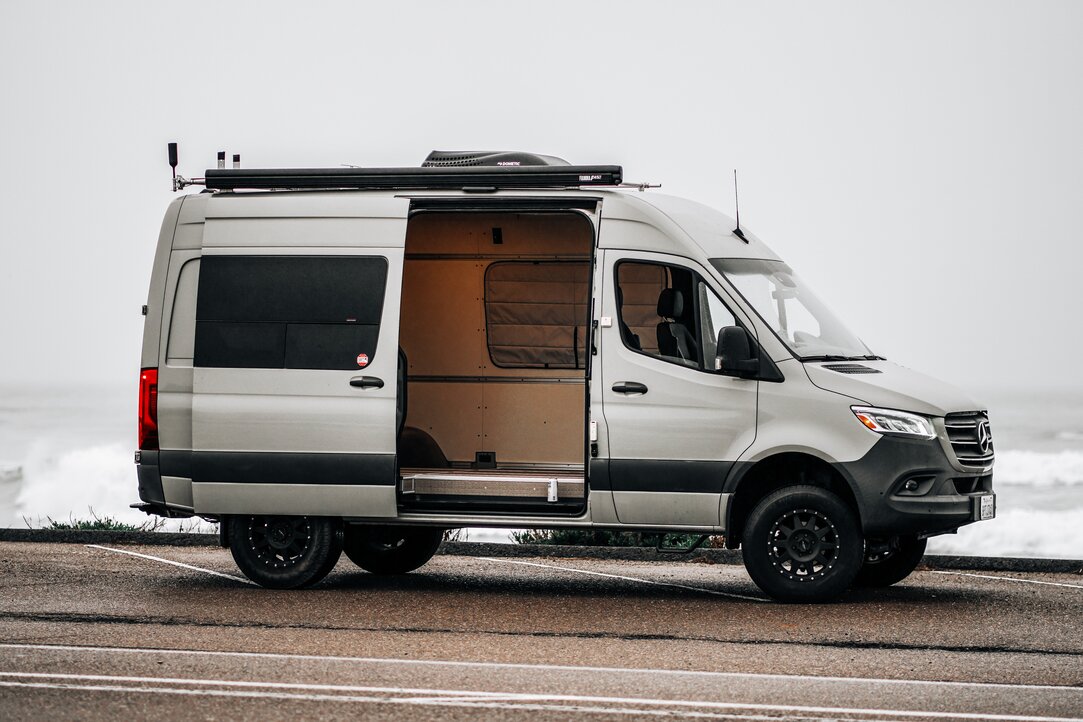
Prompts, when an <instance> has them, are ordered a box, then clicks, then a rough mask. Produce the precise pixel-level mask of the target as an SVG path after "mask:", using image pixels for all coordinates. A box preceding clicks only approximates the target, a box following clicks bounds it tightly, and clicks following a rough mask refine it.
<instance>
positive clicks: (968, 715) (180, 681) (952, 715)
mask: <svg viewBox="0 0 1083 722" xmlns="http://www.w3.org/2000/svg"><path fill="white" fill-rule="evenodd" d="M0 676H2V677H18V678H23V679H55V680H72V681H75V682H110V683H124V682H127V683H141V684H145V685H158V686H148V687H129V688H114V689H109V691H135V692H146V691H154V692H167V693H180V694H205V695H222V694H227V693H228V694H231V695H236V696H258V697H271V698H275V697H277V696H279V695H281V694H282V693H281V692H255V691H254V690H255V689H268V690H309V691H312V692H343V693H356V692H369V693H383V694H401V695H411V694H413V695H417V694H425V695H429V696H427V697H421V698H418V697H371V696H366V697H360V698H358V699H359V700H361V701H367V702H386V703H398V704H413V705H430V706H432V705H435V706H494V707H505V706H509V707H516V708H517V707H520V706H521V705H523V704H524V703H527V704H538V703H545V702H548V703H562V702H570V703H579V704H580V705H585V706H584V707H583V708H582V710H583V711H594V710H595V709H597V707H595V706H593V705H613V704H617V705H628V706H633V705H634V706H636V707H648V708H649V707H655V708H658V707H662V708H669V710H670V711H671V712H670V713H679V714H680V715H681V716H685V715H686V714H687V713H688V711H690V710H712V711H719V712H721V711H723V710H730V711H736V710H755V711H757V712H775V713H778V712H784V713H785V712H791V713H798V714H800V713H804V714H828V715H839V714H845V715H862V716H871V715H886V716H890V717H901V718H904V719H911V718H921V717H937V718H941V719H957V720H989V721H990V722H1083V718H1080V717H1053V716H1037V715H1013V714H989V713H984V712H949V711H943V710H914V709H906V710H900V709H876V708H865V707H826V706H820V705H794V704H785V705H783V704H762V703H751V702H750V703H744V702H709V701H700V700H686V699H655V698H645V697H612V696H593V695H571V694H569V695H563V694H529V693H516V692H483V691H482V692H478V691H472V690H450V689H449V690H440V689H433V690H420V689H412V688H409V687H357V686H349V685H315V684H299V683H285V682H249V681H239V680H222V679H186V678H179V677H130V676H111V675H90V674H49V673H38V672H0ZM40 684H42V683H40V682H37V683H35V682H4V681H2V680H0V686H7V687H10V686H34V685H40ZM53 684H54V685H56V687H60V686H61V684H60V683H53ZM161 685H188V686H192V685H204V688H202V689H177V688H175V687H168V686H161ZM65 686H68V687H69V688H70V687H73V686H74V685H65ZM207 687H225V688H226V690H217V689H207ZM79 688H80V689H82V690H97V689H108V687H106V686H99V685H91V684H88V685H81V686H80V687H79ZM230 688H233V689H230ZM233 690H253V691H249V692H247V695H246V693H245V692H241V693H238V692H236V691H233ZM308 696H310V697H314V698H319V699H320V700H321V701H325V700H336V699H337V700H342V699H347V697H345V696H343V695H335V694H320V695H314V694H313V695H308ZM296 698H302V699H303V698H305V697H304V696H300V695H299V696H297V697H296ZM490 698H492V699H490ZM496 698H499V699H496ZM549 708H550V709H568V707H566V706H563V705H556V706H551V707H549ZM610 709H612V711H614V712H617V713H624V714H629V713H631V714H643V713H644V712H646V711H647V710H643V709H619V708H610ZM678 711H679V712H678Z"/></svg>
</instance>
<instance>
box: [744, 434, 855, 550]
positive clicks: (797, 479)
mask: <svg viewBox="0 0 1083 722" xmlns="http://www.w3.org/2000/svg"><path fill="white" fill-rule="evenodd" d="M727 486H729V487H730V488H729V489H727V491H729V492H730V493H732V494H733V496H732V497H731V498H730V501H729V504H728V505H727V507H726V519H725V523H726V526H725V530H726V531H725V539H726V547H727V548H729V549H736V548H737V547H738V546H740V544H741V537H742V536H743V535H744V530H745V523H746V522H747V521H748V516H749V514H751V513H752V510H753V509H754V508H755V507H756V504H758V503H759V502H760V501H761V500H762V499H763V498H764V497H766V496H767V495H768V494H771V493H772V492H775V491H778V490H779V489H783V488H786V487H788V486H817V487H820V488H822V489H827V490H828V491H830V492H832V493H834V494H836V495H837V496H838V497H839V498H840V499H842V501H843V502H844V503H845V504H846V505H847V506H848V507H850V509H852V510H853V513H854V520H855V521H856V522H857V524H858V527H859V528H860V527H861V507H860V505H859V504H858V501H857V496H856V494H855V493H854V490H853V487H852V486H851V485H850V482H849V481H848V480H847V479H846V478H845V477H844V476H843V475H842V474H841V473H839V471H838V470H837V469H836V468H835V467H833V466H832V465H831V464H830V463H828V462H827V461H825V460H823V459H821V458H819V457H816V456H813V455H811V454H807V453H802V452H784V453H779V454H774V455H772V456H769V457H767V458H765V459H760V460H759V461H757V462H754V463H753V464H751V465H750V466H749V467H748V468H746V469H745V470H744V471H743V472H739V475H738V476H736V478H734V479H731V480H730V482H729V484H727Z"/></svg>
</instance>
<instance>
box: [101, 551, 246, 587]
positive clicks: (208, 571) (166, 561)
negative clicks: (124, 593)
mask: <svg viewBox="0 0 1083 722" xmlns="http://www.w3.org/2000/svg"><path fill="white" fill-rule="evenodd" d="M83 546H86V547H89V548H91V549H102V550H104V551H107V552H116V553H117V554H127V555H128V556H133V557H139V558H140V559H149V560H151V561H153V562H161V563H162V564H171V565H173V566H175V567H181V568H183V569H191V570H192V571H195V572H203V573H205V574H213V575H214V576H216V577H225V578H226V579H232V580H233V581H235V582H243V583H244V584H252V585H255V582H253V581H251V580H249V579H245V578H243V577H237V576H234V575H232V574H223V573H222V572H216V571H214V570H213V569H204V568H203V567H194V566H192V565H191V564H184V563H182V562H175V561H173V560H172V559H162V558H161V557H153V556H151V555H150V554H140V553H139V552H130V551H128V550H127V549H115V548H113V547H103V546H101V545H100V544H84V545H83Z"/></svg>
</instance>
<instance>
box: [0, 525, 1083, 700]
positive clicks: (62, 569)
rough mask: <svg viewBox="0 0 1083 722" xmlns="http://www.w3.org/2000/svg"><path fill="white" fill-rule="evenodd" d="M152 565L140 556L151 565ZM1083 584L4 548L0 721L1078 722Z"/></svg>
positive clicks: (597, 563) (458, 559)
mask: <svg viewBox="0 0 1083 722" xmlns="http://www.w3.org/2000/svg"><path fill="white" fill-rule="evenodd" d="M139 555H143V556H139ZM1081 612H1083V578H1081V577H1080V576H1077V575H1071V574H1025V573H1012V574H1008V573H994V572H989V573H986V572H980V573H974V574H969V573H966V572H957V571H952V572H946V571H919V572H917V573H916V574H914V575H913V576H912V577H911V578H910V579H908V580H906V581H905V582H903V583H902V584H900V585H897V586H896V587H893V588H891V589H887V590H879V591H859V592H852V593H851V594H850V595H849V596H848V597H846V598H845V599H844V601H842V602H840V603H837V604H830V605H815V606H813V605H808V606H806V605H780V604H775V603H771V602H768V601H766V600H765V599H764V597H763V596H762V595H761V594H760V593H759V591H758V590H757V589H756V587H755V586H754V585H753V584H752V582H751V581H750V580H749V578H748V576H747V575H746V574H745V572H744V570H743V569H741V568H740V567H735V566H728V565H713V564H681V563H650V562H627V561H601V560H590V559H568V560H554V559H509V558H501V559H496V558H480V557H463V556H454V557H453V556H438V557H436V558H435V559H434V560H433V561H432V562H430V563H429V564H428V565H427V566H425V567H423V568H422V569H421V570H419V571H417V572H414V573H412V574H409V575H405V576H401V577H377V576H373V575H371V574H367V573H364V572H362V571H360V570H358V569H356V568H354V567H352V565H351V564H350V563H349V561H348V560H346V559H345V558H343V560H342V561H341V562H340V564H339V566H338V568H337V569H336V570H335V572H334V573H333V574H332V575H331V576H330V577H329V578H328V579H327V580H326V581H325V582H324V583H322V584H320V585H319V586H317V587H316V588H314V589H310V590H305V591H295V592H294V591H290V592H283V591H269V590H264V589H260V588H257V587H254V586H252V585H250V584H248V583H246V582H245V581H244V580H243V579H241V577H240V574H239V572H238V571H237V570H236V568H235V566H234V565H233V560H232V558H231V557H230V555H229V552H228V551H226V550H222V549H215V548H191V547H190V548H177V547H111V548H106V547H100V546H99V547H95V546H84V545H69V544H33V543H0V719H3V720H19V719H42V718H49V719H76V718H78V719H103V720H104V719H110V718H115V717H117V716H119V715H125V716H128V717H134V718H147V717H151V716H169V717H176V716H179V715H184V716H185V717H194V718H197V719H210V718H218V719H226V718H229V719H236V718H241V719H251V718H257V717H259V718H264V719H285V718H304V719H322V718H328V719H337V718H361V719H384V718H387V719H402V718H408V719H432V720H436V719H466V718H470V719H477V718H484V719H521V718H527V717H530V718H538V719H569V718H582V719H614V718H625V719H627V718H632V719H636V718H653V717H658V716H662V717H678V718H682V717H689V718H708V719H740V720H763V719H772V720H773V719H785V720H822V719H860V720H924V719H947V720H1019V721H1023V720H1030V721H1037V720H1061V719H1081V718H1083V615H1081Z"/></svg>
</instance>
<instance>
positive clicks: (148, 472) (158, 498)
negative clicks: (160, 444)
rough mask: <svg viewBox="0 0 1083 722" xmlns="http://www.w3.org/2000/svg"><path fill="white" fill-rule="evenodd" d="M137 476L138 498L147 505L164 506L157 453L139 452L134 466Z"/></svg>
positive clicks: (163, 492) (163, 491)
mask: <svg viewBox="0 0 1083 722" xmlns="http://www.w3.org/2000/svg"><path fill="white" fill-rule="evenodd" d="M135 469H136V473H137V474H138V475H139V498H140V499H141V500H142V501H145V502H146V503H148V504H162V505H164V504H165V490H164V489H163V488H162V473H161V470H160V469H159V467H158V452H157V451H140V452H139V453H138V456H137V461H136V464H135Z"/></svg>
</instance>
